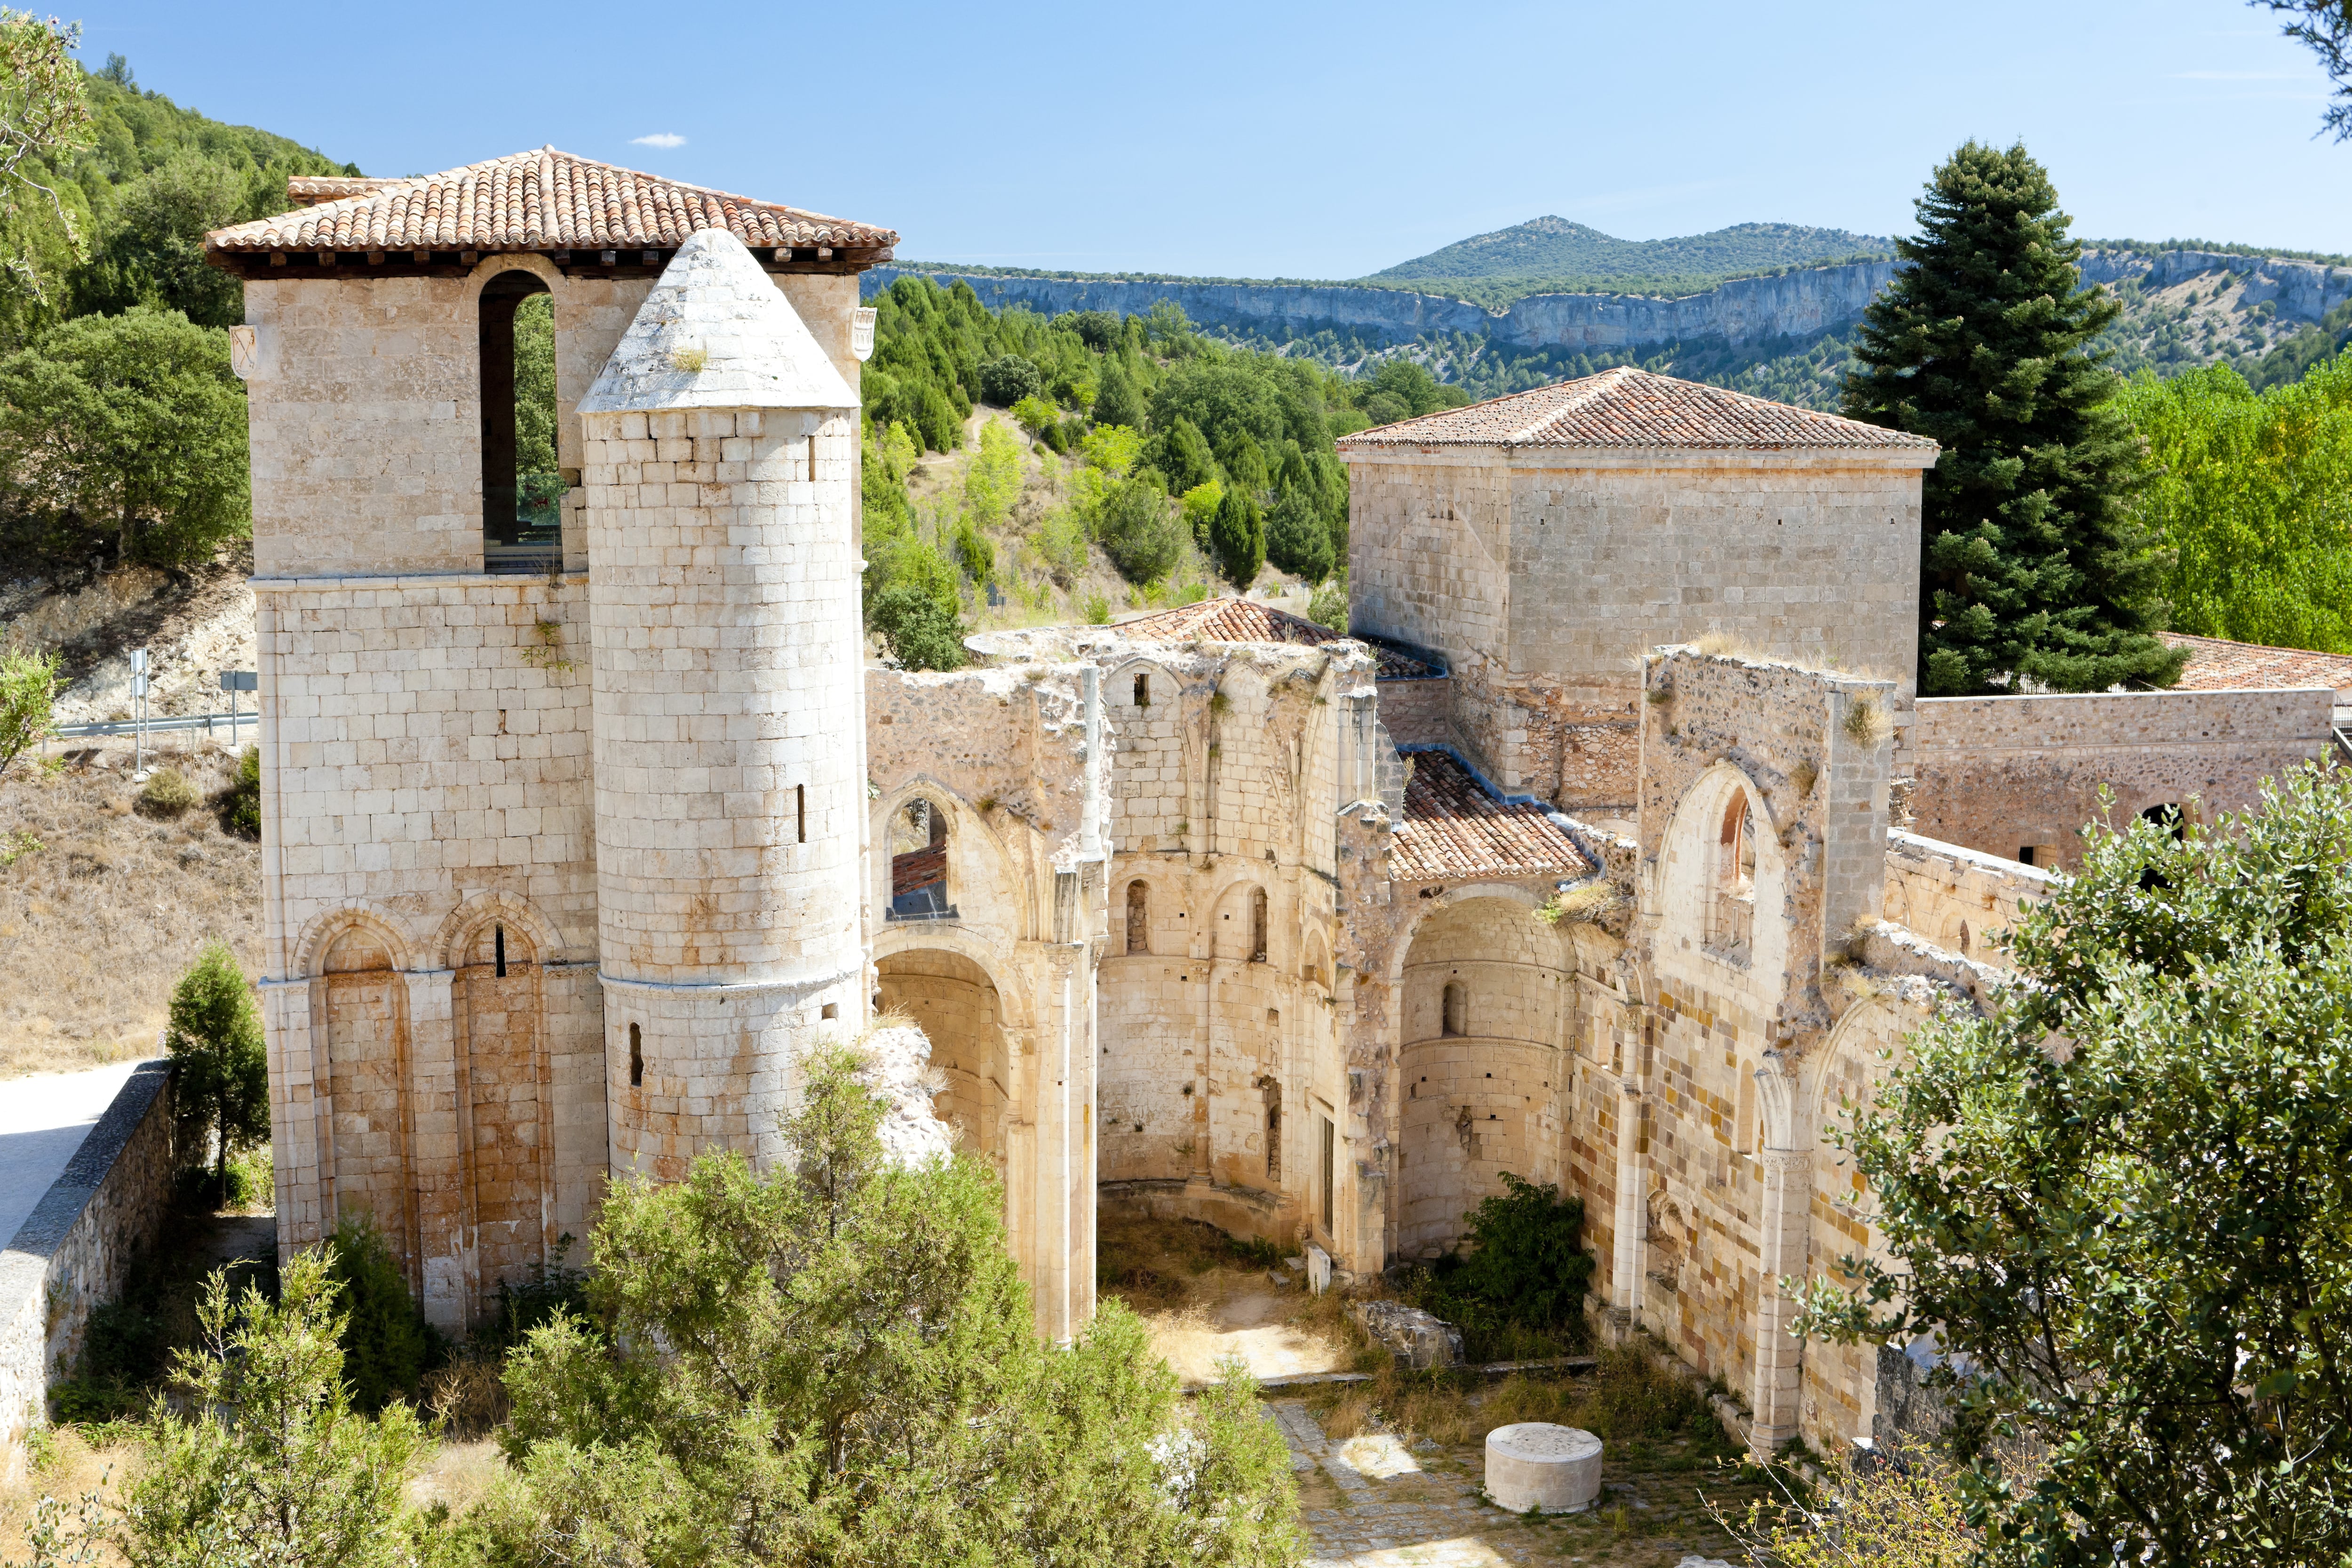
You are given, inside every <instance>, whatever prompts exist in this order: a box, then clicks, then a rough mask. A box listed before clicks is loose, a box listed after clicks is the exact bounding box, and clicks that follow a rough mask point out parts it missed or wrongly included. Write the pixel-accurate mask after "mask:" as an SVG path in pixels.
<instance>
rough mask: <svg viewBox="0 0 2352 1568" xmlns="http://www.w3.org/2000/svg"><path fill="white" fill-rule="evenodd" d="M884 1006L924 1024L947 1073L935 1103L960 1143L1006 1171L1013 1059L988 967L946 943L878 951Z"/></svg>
mask: <svg viewBox="0 0 2352 1568" xmlns="http://www.w3.org/2000/svg"><path fill="white" fill-rule="evenodd" d="M874 970H875V973H876V976H877V984H878V988H879V993H880V997H881V1003H882V1007H883V1009H884V1010H885V1011H886V1012H894V1013H903V1014H905V1015H906V1016H908V1017H910V1018H912V1019H913V1020H914V1021H915V1022H916V1023H917V1024H918V1025H919V1026H921V1027H922V1030H923V1033H924V1034H925V1035H927V1036H928V1037H929V1038H930V1042H931V1066H932V1068H933V1069H934V1070H935V1071H936V1072H937V1073H938V1074H939V1075H940V1078H941V1079H943V1080H944V1082H943V1085H942V1087H941V1088H940V1090H939V1091H938V1093H936V1094H935V1095H934V1096H933V1097H932V1101H931V1103H932V1107H933V1109H934V1110H937V1111H938V1113H939V1114H940V1117H941V1118H942V1119H943V1120H944V1121H947V1122H949V1123H950V1125H952V1126H953V1127H954V1128H955V1130H956V1146H957V1147H958V1149H960V1150H962V1151H965V1152H970V1153H972V1154H976V1155H978V1156H979V1157H980V1158H982V1159H983V1160H985V1161H987V1162H988V1163H990V1165H991V1166H992V1168H993V1169H994V1170H995V1171H996V1173H998V1174H999V1175H1000V1176H1002V1175H1003V1174H1004V1168H1005V1159H1004V1125H1005V1116H1006V1110H1007V1108H1008V1106H1009V1105H1010V1103H1011V1100H1012V1091H1013V1082H1012V1060H1011V1051H1010V1050H1009V1048H1008V1045H1007V1035H1006V1030H1005V1026H1004V1025H1005V1020H1004V1009H1003V1001H1002V999H1001V998H1000V997H999V995H998V994H997V990H996V983H995V981H994V980H993V979H992V978H991V977H990V975H989V973H988V971H987V970H985V969H983V968H982V967H981V966H980V965H979V964H978V963H974V962H973V961H972V960H971V959H969V958H966V957H965V956H963V955H962V954H961V953H959V952H950V951H948V950H947V949H944V948H929V947H926V948H907V949H901V950H900V951H898V952H891V953H888V954H886V955H884V956H882V957H879V958H877V959H876V960H875V963H874Z"/></svg>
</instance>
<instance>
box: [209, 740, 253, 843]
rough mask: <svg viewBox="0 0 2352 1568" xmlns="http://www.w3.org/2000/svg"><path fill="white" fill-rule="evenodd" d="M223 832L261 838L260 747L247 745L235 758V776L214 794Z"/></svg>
mask: <svg viewBox="0 0 2352 1568" xmlns="http://www.w3.org/2000/svg"><path fill="white" fill-rule="evenodd" d="M213 805H214V806H215V809H217V810H218V811H219V813H220V823H221V829H222V831H223V832H226V833H234V834H236V836H237V837H240V838H251V839H254V840H257V841H258V840H259V838H260V837H261V748H260V747H259V746H247V748H246V749H245V751H244V752H243V753H242V754H240V755H239V756H238V758H237V759H236V780H235V781H234V782H232V783H231V784H229V786H228V788H226V790H223V791H222V792H221V793H220V794H219V795H216V796H215V797H214V800H213Z"/></svg>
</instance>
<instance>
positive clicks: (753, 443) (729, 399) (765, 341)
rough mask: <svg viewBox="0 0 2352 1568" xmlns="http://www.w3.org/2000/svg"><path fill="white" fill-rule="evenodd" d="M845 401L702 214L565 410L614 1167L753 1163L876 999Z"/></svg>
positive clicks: (801, 335)
mask: <svg viewBox="0 0 2352 1568" xmlns="http://www.w3.org/2000/svg"><path fill="white" fill-rule="evenodd" d="M856 406H857V398H856V394H855V393H854V392H853V391H852V390H851V389H850V386H849V384H848V383H847V381H846V380H845V379H844V377H843V375H842V374H841V372H840V371H839V370H838V369H836V368H835V366H834V364H833V363H831V362H830V361H829V360H827V358H826V357H825V354H824V351H823V350H822V349H821V348H819V346H818V345H817V342H816V340H815V339H814V337H813V336H812V335H811V334H810V332H809V330H808V328H807V326H806V325H805V324H804V323H803V321H801V319H800V318H799V316H798V315H796V314H795V313H794V312H793V308H792V306H791V305H790V304H789V303H788V302H787V301H786V300H785V299H784V297H783V296H782V293H780V292H779V291H778V290H777V289H776V286H775V284H774V283H773V282H772V280H771V279H769V278H768V277H767V275H766V274H765V273H763V272H762V271H761V269H760V267H759V264H758V263H757V262H756V261H754V260H753V259H752V258H751V252H750V251H748V250H747V249H745V247H744V246H743V244H742V242H741V241H740V240H739V239H737V238H735V237H733V236H732V235H730V234H729V233H727V232H725V231H724V230H718V229H705V230H703V231H701V232H699V233H698V234H696V235H694V236H693V237H691V238H690V239H688V241H687V242H686V243H685V244H684V245H683V246H681V247H679V248H678V251H677V256H676V257H675V258H673V259H672V260H671V262H670V264H669V266H668V267H667V268H666V269H665V270H664V271H663V273H662V276H661V279H660V281H659V282H658V283H657V284H656V286H655V288H654V289H653V292H652V293H651V294H649V295H648V296H647V297H646V300H645V303H644V304H643V306H641V307H640V308H639V310H638V311H637V314H636V317H635V321H633V322H632V323H631V325H630V327H629V330H628V331H627V333H626V334H625V336H624V337H623V338H622V340H621V343H620V346H619V347H618V348H617V349H616V350H614V353H613V356H612V358H611V360H610V361H609V362H608V363H606V365H605V367H604V373H603V374H601V375H599V376H598V378H597V380H596V384H595V385H594V386H593V388H592V389H591V390H590V392H589V394H588V395H587V396H586V397H585V398H583V400H582V401H581V404H580V415H581V424H582V431H583V437H584V438H585V442H586V459H587V460H586V466H585V469H584V472H583V482H584V484H585V485H586V487H587V497H586V509H585V517H586V524H587V536H588V580H589V604H590V613H591V626H592V630H593V658H594V666H593V681H594V703H595V708H594V747H595V756H594V762H595V778H596V880H597V900H598V944H599V948H598V950H599V952H600V955H601V967H602V975H603V982H604V1018H605V1038H606V1047H607V1059H608V1069H609V1070H608V1076H607V1086H606V1087H607V1096H606V1104H607V1106H608V1115H609V1119H610V1129H609V1131H610V1136H611V1149H612V1160H613V1165H614V1170H615V1172H616V1173H617V1172H625V1171H640V1172H645V1173H650V1174H654V1175H656V1176H660V1177H665V1178H668V1177H675V1176H677V1175H679V1174H682V1173H683V1172H684V1169H685V1164H686V1162H687V1161H688V1160H689V1159H690V1158H691V1157H692V1156H693V1155H694V1154H696V1153H697V1152H701V1151H702V1150H704V1149H708V1148H713V1147H719V1146H730V1147H735V1148H741V1149H745V1150H748V1151H751V1152H758V1153H764V1152H769V1151H770V1150H771V1149H772V1144H773V1142H774V1140H775V1136H776V1121H777V1118H778V1115H779V1114H780V1113H781V1112H782V1110H783V1109H784V1107H785V1105H786V1103H787V1102H788V1100H789V1099H790V1097H791V1095H792V1092H793V1085H794V1064H795V1063H796V1062H797V1060H798V1059H799V1057H800V1054H801V1053H802V1051H803V1050H804V1049H805V1048H806V1047H808V1046H809V1045H810V1044H812V1043H814V1039H815V1037H816V1036H817V1034H818V1032H819V1030H820V1027H821V1026H824V1025H825V1024H826V1022H827V1021H828V1020H832V1021H833V1025H832V1026H833V1027H835V1028H836V1029H849V1028H854V1027H856V1023H857V1021H858V1020H859V1019H860V1017H861V1016H862V1015H863V1013H864V1011H865V1004H864V969H865V932H864V931H862V930H861V929H860V900H859V888H858V843H859V831H858V828H859V814H860V813H861V812H862V811H863V809H864V798H863V791H862V789H861V787H860V785H861V782H862V781H861V780H860V779H859V777H858V773H857V757H858V755H859V754H860V752H861V748H860V747H859V746H858V745H857V744H856V738H857V735H858V733H859V726H860V725H862V723H863V722H864V705H863V690H862V684H861V682H862V666H863V657H862V647H861V642H862V638H861V636H860V628H859V621H858V607H857V572H858V563H857V558H856V544H855V532H854V530H855V512H854V502H855V487H856V426H855V423H854V422H855V419H856Z"/></svg>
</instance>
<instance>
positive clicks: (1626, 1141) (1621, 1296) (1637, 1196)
mask: <svg viewBox="0 0 2352 1568" xmlns="http://www.w3.org/2000/svg"><path fill="white" fill-rule="evenodd" d="M1628 1048H1629V1049H1630V1048H1631V1047H1628ZM1643 1174H1644V1173H1643V1161H1642V1090H1641V1089H1640V1087H1639V1086H1638V1085H1636V1084H1635V1083H1634V1082H1633V1080H1632V1079H1620V1080H1619V1081H1618V1084H1617V1194H1616V1198H1617V1202H1616V1210H1615V1220H1614V1223H1615V1226H1616V1245H1615V1246H1614V1247H1612V1249H1611V1252H1610V1258H1609V1310H1610V1314H1611V1315H1612V1317H1613V1318H1614V1319H1615V1320H1616V1321H1617V1324H1618V1326H1619V1327H1620V1328H1622V1329H1632V1328H1636V1327H1639V1326H1640V1324H1641V1321H1642V1261H1643V1242H1645V1241H1646V1240H1648V1239H1649V1237H1648V1235H1647V1232H1648V1227H1649V1211H1648V1210H1647V1208H1646V1207H1645V1206H1644V1205H1643V1191H1642V1188H1643Z"/></svg>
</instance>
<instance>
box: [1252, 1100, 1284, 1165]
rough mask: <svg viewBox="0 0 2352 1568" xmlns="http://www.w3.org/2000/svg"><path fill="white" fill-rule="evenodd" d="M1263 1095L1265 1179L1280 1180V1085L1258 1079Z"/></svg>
mask: <svg viewBox="0 0 2352 1568" xmlns="http://www.w3.org/2000/svg"><path fill="white" fill-rule="evenodd" d="M1258 1087H1259V1089H1261V1090H1263V1091H1264V1093H1265V1179H1266V1180H1267V1181H1269V1182H1278V1181H1280V1180H1282V1084H1281V1082H1280V1080H1278V1079H1271V1078H1265V1079H1258Z"/></svg>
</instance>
